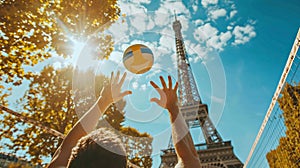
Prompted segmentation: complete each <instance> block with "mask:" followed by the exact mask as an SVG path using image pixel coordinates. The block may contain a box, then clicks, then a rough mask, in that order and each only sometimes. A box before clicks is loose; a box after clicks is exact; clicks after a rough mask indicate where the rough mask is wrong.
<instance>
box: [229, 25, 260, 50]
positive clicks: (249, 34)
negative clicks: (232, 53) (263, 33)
mask: <svg viewBox="0 0 300 168" xmlns="http://www.w3.org/2000/svg"><path fill="white" fill-rule="evenodd" d="M232 34H233V35H234V37H235V39H234V42H233V45H239V44H245V43H247V42H248V41H249V40H250V39H251V38H253V37H255V36H256V33H255V30H254V27H253V26H252V25H249V24H248V25H246V26H244V27H242V26H235V27H234V29H233V31H232Z"/></svg>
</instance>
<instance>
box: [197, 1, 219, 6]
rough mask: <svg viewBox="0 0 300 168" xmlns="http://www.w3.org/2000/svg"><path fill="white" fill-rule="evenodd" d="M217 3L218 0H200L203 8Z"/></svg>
mask: <svg viewBox="0 0 300 168" xmlns="http://www.w3.org/2000/svg"><path fill="white" fill-rule="evenodd" d="M217 3H218V0H202V1H201V4H202V5H203V7H204V8H207V7H208V5H216V4H217Z"/></svg>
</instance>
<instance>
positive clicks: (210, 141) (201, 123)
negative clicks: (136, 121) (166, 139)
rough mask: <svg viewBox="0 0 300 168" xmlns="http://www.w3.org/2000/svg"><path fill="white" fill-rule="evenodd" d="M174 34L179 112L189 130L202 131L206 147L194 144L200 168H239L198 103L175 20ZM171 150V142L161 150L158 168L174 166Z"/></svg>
mask: <svg viewBox="0 0 300 168" xmlns="http://www.w3.org/2000/svg"><path fill="white" fill-rule="evenodd" d="M173 30H174V32H175V42H176V53H177V66H178V83H179V87H178V88H179V89H178V90H179V97H178V98H179V100H178V102H179V110H180V112H181V114H182V115H183V117H184V119H185V122H186V124H187V125H188V127H189V129H193V128H199V127H201V130H202V134H203V136H204V138H205V143H203V144H195V148H196V150H197V153H198V155H199V158H200V162H201V168H242V167H243V163H242V162H241V161H240V160H239V159H238V158H237V157H236V155H235V154H234V152H233V146H232V145H231V141H223V139H222V137H221V136H220V134H219V133H218V131H217V129H216V128H215V126H214V124H213V123H212V121H211V119H210V118H209V115H208V107H207V105H206V104H203V103H202V101H201V98H200V94H199V92H198V89H197V85H196V82H195V79H194V76H193V72H192V69H191V66H190V63H189V60H188V58H187V53H186V49H185V45H184V41H183V38H182V34H181V23H180V22H179V20H177V18H176V16H175V21H174V22H173ZM173 146H174V145H173V144H172V141H171V140H170V144H169V146H168V149H165V150H162V153H163V154H162V155H161V165H160V167H161V168H166V167H167V168H169V167H174V166H175V165H176V164H177V156H176V153H175V149H174V147H173Z"/></svg>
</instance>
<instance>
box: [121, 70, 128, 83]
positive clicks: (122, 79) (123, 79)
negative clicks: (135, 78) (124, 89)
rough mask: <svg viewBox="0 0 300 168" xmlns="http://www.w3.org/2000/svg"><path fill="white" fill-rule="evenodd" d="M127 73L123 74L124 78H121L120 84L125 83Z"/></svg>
mask: <svg viewBox="0 0 300 168" xmlns="http://www.w3.org/2000/svg"><path fill="white" fill-rule="evenodd" d="M126 75H127V73H126V72H125V73H124V74H123V76H122V78H121V81H120V86H122V85H123V83H124V81H125V78H126Z"/></svg>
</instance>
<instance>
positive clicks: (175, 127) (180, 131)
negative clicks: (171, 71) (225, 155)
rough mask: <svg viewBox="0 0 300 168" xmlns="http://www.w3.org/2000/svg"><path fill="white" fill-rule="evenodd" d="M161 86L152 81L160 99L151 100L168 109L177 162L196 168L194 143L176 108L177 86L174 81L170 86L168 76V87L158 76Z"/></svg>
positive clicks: (196, 155) (197, 160) (198, 165)
mask: <svg viewBox="0 0 300 168" xmlns="http://www.w3.org/2000/svg"><path fill="white" fill-rule="evenodd" d="M160 81H161V84H162V88H159V87H158V86H157V85H156V84H155V83H154V82H153V81H151V82H150V83H151V85H152V86H153V87H154V88H155V89H156V90H157V92H158V93H159V94H160V99H157V98H152V99H151V101H152V102H156V103H157V104H158V105H160V106H161V107H163V108H165V109H167V110H168V112H169V115H170V120H171V124H172V139H173V143H174V144H175V150H176V154H177V157H178V159H179V162H182V163H183V165H184V167H185V168H197V167H200V161H199V156H198V154H197V151H196V149H195V147H194V143H193V140H192V137H191V134H190V132H189V129H188V127H187V125H186V123H185V120H184V118H183V116H182V115H181V113H180V112H179V108H178V105H177V103H178V98H177V94H176V91H177V88H178V83H177V82H176V84H175V87H174V89H173V88H172V80H171V77H170V76H168V81H169V84H168V87H167V85H166V82H165V81H164V79H163V77H160Z"/></svg>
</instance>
